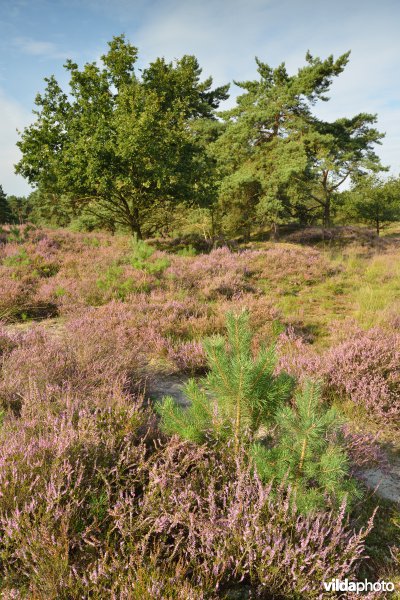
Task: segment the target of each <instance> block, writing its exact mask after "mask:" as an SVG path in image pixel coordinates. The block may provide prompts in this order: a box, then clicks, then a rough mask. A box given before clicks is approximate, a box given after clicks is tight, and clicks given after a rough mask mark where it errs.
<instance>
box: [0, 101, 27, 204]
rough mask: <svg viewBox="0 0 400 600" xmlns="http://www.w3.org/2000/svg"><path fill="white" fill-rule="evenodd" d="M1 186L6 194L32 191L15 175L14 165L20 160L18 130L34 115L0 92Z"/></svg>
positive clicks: (20, 193) (21, 193)
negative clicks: (17, 143) (17, 144)
mask: <svg viewBox="0 0 400 600" xmlns="http://www.w3.org/2000/svg"><path fill="white" fill-rule="evenodd" d="M0 114H1V119H0V185H2V187H3V190H4V191H5V193H6V194H16V195H26V194H28V193H29V192H30V191H32V190H31V188H30V186H29V185H28V184H27V183H26V181H25V180H24V179H23V178H22V177H20V176H17V175H15V174H14V164H15V163H16V162H18V160H19V159H20V152H19V150H18V148H17V146H16V145H15V144H16V142H17V140H18V133H17V131H16V130H17V128H18V129H23V127H24V126H26V125H27V124H28V123H29V122H30V121H31V119H32V115H30V113H29V112H28V111H26V110H25V109H23V108H22V107H21V106H20V105H19V104H18V103H17V102H15V101H13V100H11V99H9V98H7V97H6V96H5V95H4V94H3V93H2V91H1V90H0Z"/></svg>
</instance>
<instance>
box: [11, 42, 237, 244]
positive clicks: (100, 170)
mask: <svg viewBox="0 0 400 600" xmlns="http://www.w3.org/2000/svg"><path fill="white" fill-rule="evenodd" d="M137 55H138V51H137V49H136V48H135V47H134V46H132V45H131V44H130V43H128V42H127V41H126V40H125V38H124V36H119V37H115V38H114V39H113V40H112V41H111V42H110V43H109V50H108V52H107V54H105V55H103V56H102V62H103V65H102V66H98V65H97V64H96V63H87V64H86V65H85V66H84V67H83V69H82V70H80V69H79V68H78V65H77V64H76V63H74V62H73V61H71V60H68V61H67V63H66V65H65V67H66V69H67V71H68V73H69V76H70V90H69V93H68V94H67V93H66V92H64V91H63V90H62V89H61V87H60V85H59V84H58V83H57V81H56V79H55V78H54V77H49V78H47V79H46V83H47V86H46V90H45V92H44V94H39V95H38V96H37V98H36V105H37V106H38V110H36V111H35V114H36V121H35V122H34V123H33V124H32V125H30V126H29V127H27V128H26V129H25V130H24V131H23V133H22V135H21V139H20V141H19V142H18V146H19V148H20V150H21V152H22V159H21V160H20V162H19V163H18V164H17V165H16V171H17V173H20V174H21V175H23V176H24V177H26V178H27V179H28V181H29V182H30V183H32V184H36V185H38V186H39V187H40V189H41V191H42V193H47V194H53V195H55V196H61V195H62V196H63V197H64V198H65V197H68V198H69V201H70V203H71V205H73V206H75V207H76V208H77V209H79V208H82V207H84V208H85V210H86V211H87V212H91V213H93V214H94V215H96V216H98V217H100V218H101V219H105V218H107V219H109V220H110V221H112V222H113V223H116V224H120V225H122V226H124V227H127V228H129V229H130V230H131V231H132V232H133V233H135V234H137V235H138V237H141V236H142V234H143V229H144V228H145V227H146V220H147V219H148V217H149V216H150V215H152V216H154V212H155V211H156V210H157V207H163V208H164V209H165V207H167V208H168V209H172V208H173V206H174V204H175V203H176V202H177V201H180V202H182V201H183V202H187V203H189V202H194V201H198V202H207V201H209V200H210V197H211V196H212V193H213V183H212V178H211V177H210V175H211V171H212V168H211V167H212V165H211V161H210V159H208V158H207V156H206V153H205V151H204V144H202V143H200V142H199V141H198V136H197V135H196V134H195V124H196V123H197V122H198V121H199V120H211V119H213V115H214V110H215V109H216V108H217V107H218V105H219V102H220V101H221V100H222V99H225V98H227V90H228V86H223V87H219V88H216V89H211V86H212V79H211V78H208V79H206V80H205V81H203V82H201V81H200V76H201V69H200V67H199V65H198V62H197V60H196V58H195V57H193V56H184V57H183V58H182V59H181V60H178V61H176V62H175V63H168V62H166V61H165V60H164V59H156V60H155V61H154V62H152V63H151V64H150V65H149V66H148V67H147V68H146V69H144V70H143V71H142V72H141V76H139V73H138V71H139V70H137V69H136V70H135V65H136V62H137Z"/></svg>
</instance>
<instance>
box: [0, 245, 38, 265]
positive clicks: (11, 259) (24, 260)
mask: <svg viewBox="0 0 400 600" xmlns="http://www.w3.org/2000/svg"><path fill="white" fill-rule="evenodd" d="M3 265H4V266H5V267H29V266H30V265H31V259H30V258H29V256H28V253H27V251H26V249H25V248H21V250H19V251H18V252H17V253H16V254H12V255H11V256H7V257H6V258H4V259H3Z"/></svg>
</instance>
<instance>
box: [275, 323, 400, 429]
mask: <svg viewBox="0 0 400 600" xmlns="http://www.w3.org/2000/svg"><path fill="white" fill-rule="evenodd" d="M349 334H350V335H349V337H347V338H344V339H343V338H342V341H340V342H339V343H338V344H336V345H334V346H333V347H331V348H329V349H327V350H326V351H325V352H323V353H321V352H320V353H317V352H316V351H315V350H314V349H313V347H312V346H310V344H307V343H306V342H305V341H304V339H302V338H301V337H299V336H296V334H295V333H294V331H293V330H288V331H286V332H285V333H284V334H283V335H281V336H280V340H279V343H278V348H279V353H280V359H279V366H278V370H279V369H282V370H284V371H287V372H289V373H291V374H293V375H295V376H297V377H299V378H302V377H304V376H306V377H307V376H313V377H318V378H320V379H322V380H323V381H324V394H325V396H327V397H332V396H339V397H342V398H345V399H346V398H348V399H349V400H350V401H351V402H353V403H354V404H355V405H357V406H359V407H361V408H362V409H363V410H364V411H368V414H369V415H370V416H371V417H373V418H376V419H384V420H388V419H389V420H391V421H392V422H393V423H395V422H396V421H397V419H398V417H399V415H400V367H399V365H400V336H399V334H398V332H396V331H387V330H384V329H382V328H379V327H375V328H373V329H370V330H367V331H363V330H361V329H358V328H357V329H355V328H354V327H352V328H350V329H349ZM343 337H344V336H343Z"/></svg>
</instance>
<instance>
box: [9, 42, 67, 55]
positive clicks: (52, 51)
mask: <svg viewBox="0 0 400 600" xmlns="http://www.w3.org/2000/svg"><path fill="white" fill-rule="evenodd" d="M13 42H14V46H16V47H17V48H18V49H19V50H20V51H21V52H23V53H24V54H28V55H29V56H41V57H45V58H61V59H65V58H66V57H67V55H68V53H66V52H61V51H60V50H58V49H57V46H56V45H55V44H53V42H46V41H41V40H34V39H32V38H27V37H16V38H14V40H13Z"/></svg>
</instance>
